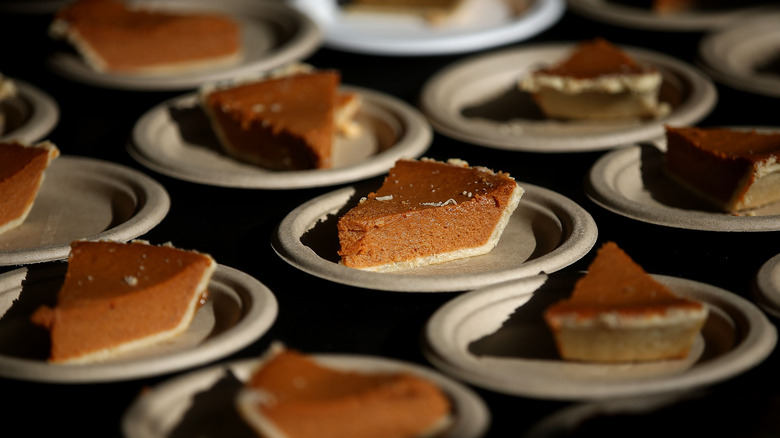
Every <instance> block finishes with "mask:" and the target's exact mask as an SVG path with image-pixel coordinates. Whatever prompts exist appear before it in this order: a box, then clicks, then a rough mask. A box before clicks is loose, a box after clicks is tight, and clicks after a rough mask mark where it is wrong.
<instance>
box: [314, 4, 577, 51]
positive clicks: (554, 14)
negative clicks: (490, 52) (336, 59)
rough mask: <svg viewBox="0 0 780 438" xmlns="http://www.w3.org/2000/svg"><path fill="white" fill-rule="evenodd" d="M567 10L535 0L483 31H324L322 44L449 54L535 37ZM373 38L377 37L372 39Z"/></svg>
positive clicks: (344, 48) (338, 48) (377, 49)
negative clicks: (362, 34)
mask: <svg viewBox="0 0 780 438" xmlns="http://www.w3.org/2000/svg"><path fill="white" fill-rule="evenodd" d="M565 11H566V0H535V3H534V5H532V9H531V10H530V11H526V12H525V13H524V14H522V15H521V16H520V17H518V18H517V19H516V20H511V21H509V22H508V24H507V25H505V26H502V27H499V28H494V29H488V30H483V31H480V32H472V33H469V32H461V33H457V34H449V35H447V34H445V35H442V36H438V37H437V36H432V37H430V38H424V39H422V40H421V39H419V38H413V39H405V38H403V37H401V38H400V39H398V38H391V37H387V38H376V37H373V38H372V39H369V40H366V39H360V38H355V35H354V34H343V35H341V34H336V35H334V34H333V32H329V31H328V29H327V27H326V29H325V31H324V33H325V35H324V38H323V45H324V46H326V47H329V48H332V49H336V50H342V51H347V52H354V53H363V54H369V55H385V56H427V55H450V54H460V53H467V52H474V51H478V50H485V49H490V48H492V47H495V46H499V45H503V44H507V43H511V42H519V41H522V40H525V39H528V38H531V37H533V36H534V35H537V34H539V33H541V32H543V31H544V30H545V29H547V28H549V27H550V26H552V25H554V24H555V23H556V22H558V21H559V20H560V19H561V17H563V14H564V12H565ZM372 40H378V41H379V43H377V42H372Z"/></svg>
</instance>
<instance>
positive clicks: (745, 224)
mask: <svg viewBox="0 0 780 438" xmlns="http://www.w3.org/2000/svg"><path fill="white" fill-rule="evenodd" d="M778 129H780V128H778ZM641 148H642V146H640V145H632V146H627V147H624V148H620V149H616V150H613V151H610V152H608V153H606V154H604V155H603V156H601V157H599V158H598V159H597V160H596V161H595V162H594V164H593V166H592V167H591V168H590V170H589V171H588V173H587V179H586V180H585V194H586V196H587V197H588V198H589V199H590V200H591V201H593V202H594V203H595V204H597V205H599V206H600V207H602V208H604V209H605V210H608V211H611V212H613V213H615V214H618V215H621V216H624V217H627V218H629V219H634V220H637V221H640V222H645V223H650V224H654V225H662V226H667V227H672V228H681V229H688V230H697V231H734V232H766V231H778V230H780V221H778V217H780V215H770V216H733V215H729V214H728V213H715V212H713V213H709V212H704V211H693V210H690V211H689V210H679V209H676V208H674V207H668V206H655V205H648V204H643V203H641V202H636V201H634V200H632V199H628V198H626V197H624V196H622V195H621V194H620V192H618V191H617V190H614V189H613V187H612V184H611V182H610V181H608V180H607V179H606V178H607V172H606V170H605V169H606V168H607V167H609V166H610V165H617V164H619V163H620V162H629V163H634V162H638V161H639V158H640V156H641ZM635 157H636V159H633V158H635ZM628 167H633V166H632V165H626V166H624V167H622V169H625V168H628ZM659 213H661V214H659Z"/></svg>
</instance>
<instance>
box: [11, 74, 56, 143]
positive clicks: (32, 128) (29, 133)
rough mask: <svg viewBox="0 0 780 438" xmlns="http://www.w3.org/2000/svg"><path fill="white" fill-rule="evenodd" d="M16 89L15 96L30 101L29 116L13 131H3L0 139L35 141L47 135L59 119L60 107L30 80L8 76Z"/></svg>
mask: <svg viewBox="0 0 780 438" xmlns="http://www.w3.org/2000/svg"><path fill="white" fill-rule="evenodd" d="M9 79H10V80H11V81H12V82H13V83H14V85H16V89H17V90H18V94H17V98H21V99H22V100H26V101H28V102H29V103H30V106H31V109H32V114H31V115H30V118H29V119H28V120H27V121H26V122H25V123H24V124H22V125H21V126H19V127H18V128H16V129H14V130H13V131H10V132H7V133H3V134H2V136H0V141H8V140H13V139H17V140H20V141H23V142H26V143H35V142H38V141H40V140H41V139H43V138H45V137H46V136H47V135H49V134H50V133H51V132H52V130H54V127H55V126H57V123H58V122H59V119H60V107H59V105H58V104H57V101H55V100H54V98H53V97H52V96H51V95H50V94H49V93H47V92H46V91H44V90H43V89H41V88H39V87H37V86H35V85H33V84H32V83H30V82H27V81H24V80H22V79H18V78H15V77H12V78H9Z"/></svg>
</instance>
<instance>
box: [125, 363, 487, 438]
mask: <svg viewBox="0 0 780 438" xmlns="http://www.w3.org/2000/svg"><path fill="white" fill-rule="evenodd" d="M313 358H314V359H315V360H317V361H318V362H321V363H322V364H323V365H325V366H329V367H333V368H339V369H343V370H355V371H360V372H398V371H405V372H411V373H414V374H417V375H419V376H422V377H425V378H427V379H430V380H431V381H433V382H434V383H436V384H438V385H439V386H440V387H441V388H442V389H443V390H444V392H445V393H446V394H447V395H448V396H449V397H450V399H451V401H452V403H453V410H454V411H455V413H456V414H455V418H454V420H455V422H454V424H453V425H452V427H451V428H450V429H449V430H448V431H447V432H446V433H445V434H443V435H442V438H476V437H481V436H484V435H485V433H486V432H487V429H488V427H489V425H490V412H489V411H488V409H487V406H486V405H485V403H484V402H483V401H482V399H481V398H480V397H479V396H478V395H477V394H476V393H474V392H473V391H472V390H471V389H469V388H468V387H466V386H464V385H462V384H460V383H459V382H457V381H455V380H452V379H450V378H448V377H446V376H443V375H441V374H440V373H438V372H437V371H435V370H432V369H428V368H425V367H422V366H419V365H416V364H412V363H407V362H402V361H398V360H394V359H387V358H381V357H371V356H355V355H337V354H317V355H313ZM260 363H261V362H260V359H247V360H242V361H235V362H230V363H226V364H221V365H216V366H213V367H209V368H206V369H203V370H199V371H195V372H190V373H188V374H185V375H183V376H180V377H177V378H174V379H171V380H169V381H167V382H164V383H162V384H160V385H158V386H157V387H155V388H152V389H151V390H150V391H148V392H146V393H144V394H143V395H141V396H140V397H139V398H138V399H137V400H136V401H135V402H134V403H133V404H132V405H131V406H130V407H129V408H128V410H127V411H126V412H125V414H124V416H123V418H122V431H123V432H124V435H125V436H126V437H127V438H163V437H169V436H173V435H172V434H173V432H177V433H178V432H181V433H182V434H183V435H197V436H199V437H204V438H205V437H224V436H231V437H235V438H239V437H246V438H251V437H254V436H256V435H254V434H253V433H252V431H251V429H249V428H248V426H246V425H245V424H244V423H243V420H242V419H241V417H240V416H239V414H238V412H237V411H236V409H235V398H236V397H237V395H238V391H239V390H240V389H241V387H242V386H243V383H244V382H245V381H246V380H247V379H248V378H249V376H250V374H251V372H252V370H254V368H255V367H257V366H258V365H259V364H260Z"/></svg>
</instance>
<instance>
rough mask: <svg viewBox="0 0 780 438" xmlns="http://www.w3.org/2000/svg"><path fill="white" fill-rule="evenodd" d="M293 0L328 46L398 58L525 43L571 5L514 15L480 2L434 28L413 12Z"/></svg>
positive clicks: (500, 1)
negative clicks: (353, 8) (368, 10)
mask: <svg viewBox="0 0 780 438" xmlns="http://www.w3.org/2000/svg"><path fill="white" fill-rule="evenodd" d="M288 1H289V2H290V3H292V4H294V5H296V6H297V7H299V8H300V9H301V10H303V11H306V13H308V14H309V15H311V16H312V17H313V18H315V19H316V20H317V21H319V22H320V24H321V26H322V27H323V29H324V32H325V37H324V44H325V46H327V47H330V48H333V49H339V50H343V51H348V52H355V53H367V54H374V55H398V56H421V55H444V54H453V53H465V52H471V51H476V50H484V49H488V48H491V47H496V46H499V45H503V44H508V43H512V42H518V41H522V40H524V39H527V38H531V37H533V36H535V35H537V34H539V33H541V32H543V31H544V30H546V29H548V28H549V27H551V26H552V25H554V24H555V23H556V22H558V20H559V19H560V18H561V16H562V15H563V13H564V10H565V8H566V3H565V1H564V0H528V3H529V4H528V7H527V8H526V9H525V10H523V11H522V12H521V13H519V14H515V13H513V12H512V11H511V10H510V8H509V7H508V6H507V4H506V2H505V1H504V0H476V1H473V2H472V5H469V8H468V10H465V11H463V13H462V14H461V15H462V17H463V18H462V19H458V20H454V21H453V22H451V23H446V24H440V25H438V26H433V25H431V24H429V23H426V22H425V20H423V19H422V18H419V17H413V16H402V15H398V16H392V15H389V14H365V13H363V14H356V13H348V12H344V11H342V10H341V9H340V8H338V7H337V6H335V0H288Z"/></svg>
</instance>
